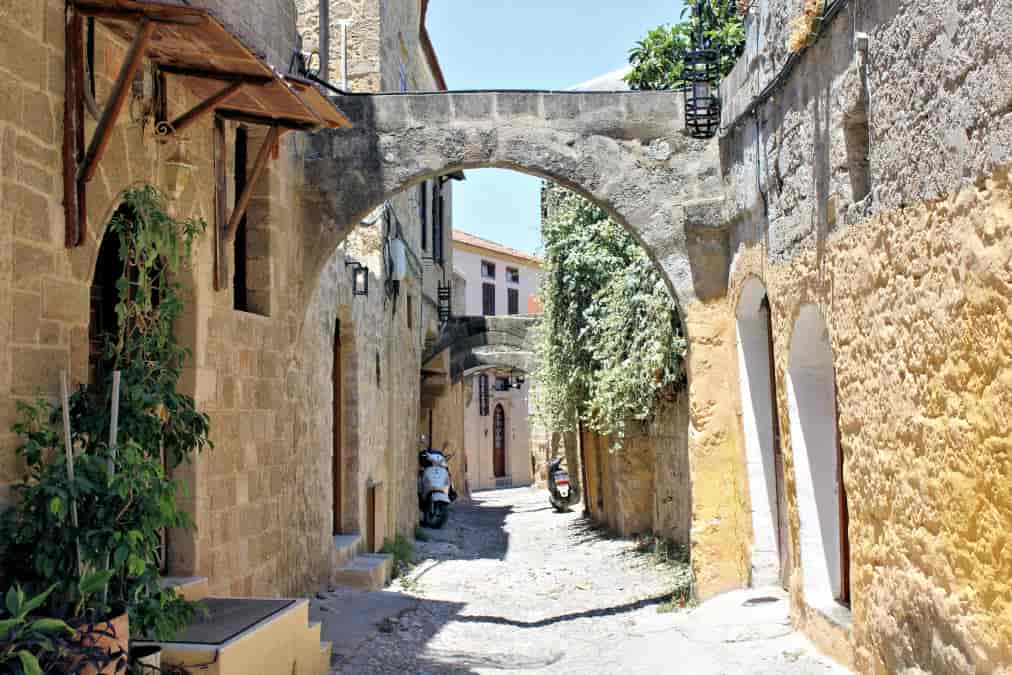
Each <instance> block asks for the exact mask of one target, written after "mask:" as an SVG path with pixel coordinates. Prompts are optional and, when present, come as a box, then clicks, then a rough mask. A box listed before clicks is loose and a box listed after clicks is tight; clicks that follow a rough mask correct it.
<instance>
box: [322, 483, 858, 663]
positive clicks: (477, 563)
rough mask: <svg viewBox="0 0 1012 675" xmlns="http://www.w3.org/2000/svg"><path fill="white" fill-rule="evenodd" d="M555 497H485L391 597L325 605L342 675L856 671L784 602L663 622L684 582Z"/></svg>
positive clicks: (756, 602) (460, 508) (729, 600)
mask: <svg viewBox="0 0 1012 675" xmlns="http://www.w3.org/2000/svg"><path fill="white" fill-rule="evenodd" d="M546 494H547V493H546V492H545V491H544V490H537V489H533V488H515V489H509V490H499V491H494V492H481V493H478V494H477V495H476V496H475V500H474V502H473V503H472V504H458V505H457V506H455V507H454V509H453V512H452V514H451V517H450V522H449V523H448V524H447V526H446V529H445V530H442V531H432V530H423V531H421V534H423V535H424V536H430V537H431V539H430V540H429V541H427V542H421V541H419V542H418V543H417V544H416V549H415V557H416V560H417V561H418V564H417V566H416V567H415V568H414V570H413V571H412V572H411V574H410V575H408V576H407V577H406V578H404V579H400V580H398V581H397V582H395V583H394V584H393V585H392V586H391V587H390V588H389V589H387V590H385V591H380V592H373V593H370V592H363V591H351V590H345V589H338V590H335V591H333V592H331V593H321V594H320V595H319V596H318V597H317V599H316V600H314V602H313V607H312V610H311V618H312V619H313V620H314V621H322V622H323V624H324V628H323V639H325V640H333V641H334V655H333V664H334V670H333V671H332V672H333V673H356V674H363V673H433V674H435V673H453V674H456V673H513V672H516V673H542V672H553V673H567V674H578V673H691V674H692V675H706V674H709V673H713V674H718V673H720V674H724V673H726V674H731V673H750V674H757V675H758V674H762V673H768V674H773V673H791V674H792V675H794V674H799V673H813V674H814V673H820V674H821V673H836V672H846V671H845V670H843V669H842V668H839V667H837V666H834V665H831V664H830V662H829V661H828V660H826V659H825V658H823V657H821V656H818V655H817V654H816V653H815V652H814V650H813V649H812V648H811V646H810V645H809V643H808V642H807V640H806V639H805V638H804V637H802V636H801V635H799V634H798V633H797V632H795V631H794V630H793V629H792V628H791V626H790V622H789V619H788V603H787V599H786V595H785V594H784V593H782V592H779V591H776V590H770V589H750V590H747V591H742V592H737V593H731V594H728V595H724V596H721V597H719V598H717V599H716V600H714V601H711V602H709V603H705V604H703V605H701V606H698V607H695V608H691V609H675V610H674V611H663V610H664V609H666V607H665V605H666V604H667V601H668V597H669V595H670V592H671V588H672V578H671V575H672V571H671V570H670V569H668V568H665V567H663V566H658V565H657V564H656V563H655V562H654V558H653V557H652V555H651V554H650V553H646V552H642V551H640V550H638V549H637V546H636V542H635V541H632V540H629V539H616V538H609V537H608V536H606V535H605V534H604V533H602V532H600V531H599V530H596V529H594V528H592V527H590V526H589V524H588V522H587V521H586V520H585V519H584V518H583V517H582V516H581V515H580V514H579V510H580V507H579V505H578V506H577V509H575V510H573V511H571V512H569V513H565V514H559V513H556V512H554V511H553V510H552V509H551V507H550V506H549V504H548V499H547V496H546Z"/></svg>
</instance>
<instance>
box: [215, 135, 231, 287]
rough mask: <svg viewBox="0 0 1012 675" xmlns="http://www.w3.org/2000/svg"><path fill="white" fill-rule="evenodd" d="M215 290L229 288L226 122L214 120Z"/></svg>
mask: <svg viewBox="0 0 1012 675" xmlns="http://www.w3.org/2000/svg"><path fill="white" fill-rule="evenodd" d="M213 141H214V143H213V152H214V232H215V237H214V239H215V248H214V288H215V290H218V291H223V290H225V289H226V288H228V250H227V246H226V244H227V239H226V236H225V234H226V230H225V228H226V227H227V226H228V203H227V200H228V189H227V186H226V183H227V182H228V146H227V144H226V142H225V120H224V119H222V118H221V117H218V116H215V118H214V133H213Z"/></svg>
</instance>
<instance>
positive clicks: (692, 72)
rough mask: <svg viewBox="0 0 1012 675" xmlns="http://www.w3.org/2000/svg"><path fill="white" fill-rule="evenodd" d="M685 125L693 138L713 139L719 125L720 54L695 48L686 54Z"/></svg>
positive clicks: (715, 51)
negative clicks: (718, 86)
mask: <svg viewBox="0 0 1012 675" xmlns="http://www.w3.org/2000/svg"><path fill="white" fill-rule="evenodd" d="M683 74H684V78H685V86H684V87H683V91H684V92H685V128H686V129H687V130H688V132H689V135H690V136H692V137H693V138H713V136H714V135H715V134H716V133H717V129H719V128H720V98H719V97H718V96H717V83H718V82H719V81H720V54H719V53H718V52H717V50H716V49H692V50H690V51H688V52H686V54H685V69H684V71H683Z"/></svg>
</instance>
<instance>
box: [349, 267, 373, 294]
mask: <svg viewBox="0 0 1012 675" xmlns="http://www.w3.org/2000/svg"><path fill="white" fill-rule="evenodd" d="M344 266H345V268H348V267H351V268H352V269H351V292H352V295H369V268H368V267H366V266H365V265H363V264H362V263H360V262H357V261H355V260H350V261H345V263H344Z"/></svg>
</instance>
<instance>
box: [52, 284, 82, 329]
mask: <svg viewBox="0 0 1012 675" xmlns="http://www.w3.org/2000/svg"><path fill="white" fill-rule="evenodd" d="M90 308H91V302H90V296H89V289H88V287H87V286H86V285H84V284H82V283H79V282H76V281H72V282H67V281H60V280H57V279H46V280H45V281H44V282H43V293H42V316H43V318H45V319H59V320H62V321H69V322H71V323H77V324H86V323H88V317H89V312H90Z"/></svg>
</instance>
